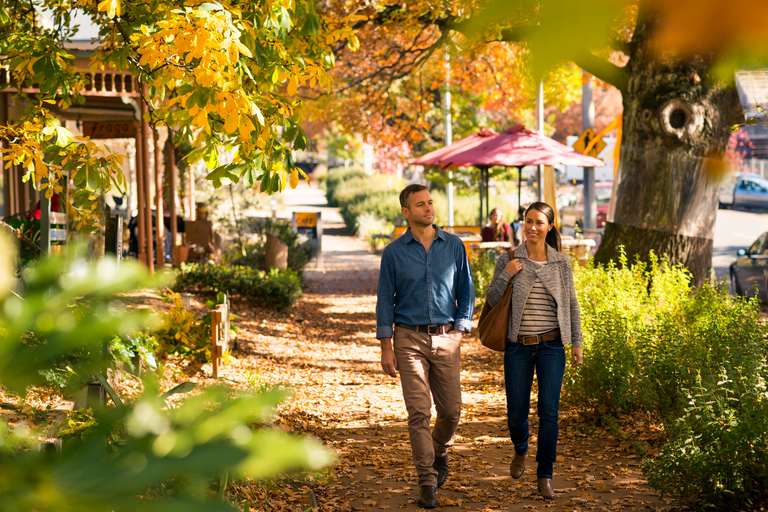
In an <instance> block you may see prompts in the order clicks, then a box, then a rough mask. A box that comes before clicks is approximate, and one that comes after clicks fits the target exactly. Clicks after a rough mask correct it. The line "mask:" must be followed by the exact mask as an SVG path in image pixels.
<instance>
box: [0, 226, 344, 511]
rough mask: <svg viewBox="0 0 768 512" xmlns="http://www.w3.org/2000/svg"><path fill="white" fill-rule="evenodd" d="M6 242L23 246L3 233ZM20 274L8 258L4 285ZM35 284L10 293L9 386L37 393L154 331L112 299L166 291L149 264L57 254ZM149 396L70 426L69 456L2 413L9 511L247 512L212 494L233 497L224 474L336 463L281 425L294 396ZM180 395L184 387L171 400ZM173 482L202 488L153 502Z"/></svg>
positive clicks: (4, 311)
mask: <svg viewBox="0 0 768 512" xmlns="http://www.w3.org/2000/svg"><path fill="white" fill-rule="evenodd" d="M0 246H3V247H6V248H8V247H13V246H12V244H11V242H9V241H8V240H7V237H4V236H3V235H1V234H0ZM13 272H14V268H13V266H12V265H10V264H3V261H2V260H0V282H6V281H7V279H8V277H9V276H12V275H13ZM24 280H25V286H24V287H21V286H19V287H16V289H15V290H13V293H10V291H11V290H9V289H8V288H0V335H1V336H2V340H3V343H2V347H1V349H2V354H3V357H0V385H2V387H3V388H4V389H5V390H7V391H12V392H16V393H20V394H24V393H26V390H27V388H28V386H30V385H32V384H37V383H39V382H40V380H41V376H40V372H41V370H45V369H46V368H48V367H49V365H50V362H51V361H52V360H57V359H58V358H61V357H63V356H65V355H67V354H69V353H71V352H72V351H73V350H81V351H91V352H97V351H99V350H101V349H102V347H103V343H105V342H107V341H109V340H110V339H113V338H114V336H115V335H119V336H127V334H128V333H130V332H136V331H137V330H139V329H146V328H148V327H149V323H148V320H149V318H148V314H147V312H144V313H137V312H136V311H131V310H128V311H126V309H125V308H124V307H121V306H119V305H118V304H115V303H113V300H112V299H113V297H114V295H115V294H118V293H122V292H131V291H134V290H135V289H137V288H146V287H152V286H153V285H155V284H157V281H154V280H152V279H151V278H150V277H149V276H148V275H147V271H146V268H144V267H143V266H142V265H140V264H139V263H137V262H130V261H125V262H122V263H121V264H120V266H119V267H118V265H117V262H116V261H115V260H114V259H110V258H105V259H104V260H101V261H99V262H96V263H93V264H89V263H86V262H83V261H81V260H79V259H78V260H76V261H74V262H71V261H67V260H66V259H64V258H56V257H54V258H51V259H45V260H40V261H39V262H38V263H37V264H36V265H33V266H32V267H30V268H28V269H26V270H25V272H24ZM73 303H78V304H79V305H81V306H82V307H83V309H84V314H78V313H77V312H76V311H74V310H73V309H72V304H73ZM29 339H32V340H37V341H38V343H27V342H28V340H29ZM101 360H102V362H104V358H103V357H102V358H101ZM101 369H102V370H103V369H104V368H103V367H102V368H101ZM101 378H105V377H104V375H103V374H102V375H101ZM110 389H111V388H110ZM144 389H145V391H144V393H143V395H142V396H141V397H139V398H138V399H137V400H136V401H135V402H126V403H123V402H122V400H120V399H119V397H117V396H116V395H115V396H114V398H113V401H112V405H111V406H107V407H98V408H94V409H93V411H92V412H90V411H89V412H85V413H83V412H74V413H73V414H72V415H71V416H70V418H69V419H68V420H66V421H65V422H64V423H63V428H62V430H61V433H62V435H63V436H66V437H68V438H69V440H68V443H67V445H66V446H65V447H64V449H63V450H61V451H56V450H41V449H38V448H39V447H40V440H41V439H42V438H46V437H49V435H50V434H49V433H48V432H47V429H46V430H45V431H35V430H34V425H32V426H30V425H28V424H27V422H14V423H10V422H8V421H6V419H2V418H0V438H2V443H0V465H2V468H3V473H2V478H0V510H9V511H10V510H56V511H74V510H76V511H78V512H97V511H99V512H101V511H104V510H115V511H134V510H142V511H146V512H153V511H156V512H160V511H164V512H165V511H171V510H221V511H232V512H235V511H237V510H240V507H237V506H235V505H234V504H230V503H229V502H228V501H227V500H225V499H221V500H219V501H212V500H211V499H210V494H211V491H212V490H213V488H215V487H217V486H218V487H220V488H221V493H220V494H221V496H222V497H223V496H224V486H221V485H217V486H214V485H211V484H212V483H213V482H214V481H215V482H216V483H217V484H222V483H223V481H224V480H225V479H226V477H222V475H228V476H231V477H233V478H258V479H266V478H269V477H273V476H276V475H278V474H282V473H284V472H286V471H289V470H293V469H298V468H311V469H320V468H321V467H323V466H325V465H327V464H329V463H330V462H331V454H330V453H329V452H328V451H326V449H325V448H324V447H322V446H321V445H320V443H317V442H315V441H312V440H310V439H305V438H301V437H299V436H294V435H289V434H288V433H286V432H284V431H282V430H280V429H276V428H270V426H269V425H268V422H269V421H270V415H271V413H272V412H273V411H274V410H275V408H276V407H277V405H278V403H279V402H280V401H281V400H282V399H283V398H284V397H285V393H284V392H280V391H272V392H269V393H261V394H258V395H248V394H244V395H241V396H237V397H233V396H232V395H233V393H232V391H231V390H225V389H224V388H222V387H211V388H208V389H205V390H203V391H201V392H200V393H199V394H195V395H191V396H188V397H187V398H186V399H185V400H183V401H182V402H181V403H179V404H175V405H174V407H168V406H167V404H166V403H165V401H164V398H163V396H162V395H160V393H159V390H158V389H157V386H156V382H154V380H153V379H151V378H146V379H145V380H144ZM171 392H178V391H174V390H169V391H168V392H166V393H165V394H164V395H167V394H168V393H171ZM110 397H111V398H112V395H110ZM256 425H258V426H256ZM173 479H184V480H185V481H187V482H190V483H191V485H189V486H188V487H187V488H186V489H179V490H178V492H176V493H173V494H170V493H169V494H167V495H165V496H163V497H162V499H157V498H153V496H157V494H158V492H157V491H158V490H162V489H164V488H167V484H168V482H170V481H172V480H173Z"/></svg>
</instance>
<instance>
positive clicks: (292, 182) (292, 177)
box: [288, 169, 299, 188]
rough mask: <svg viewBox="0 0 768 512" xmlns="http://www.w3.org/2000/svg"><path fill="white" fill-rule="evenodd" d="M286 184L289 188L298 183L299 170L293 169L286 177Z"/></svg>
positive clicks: (294, 186)
mask: <svg viewBox="0 0 768 512" xmlns="http://www.w3.org/2000/svg"><path fill="white" fill-rule="evenodd" d="M288 184H289V185H290V186H291V188H296V187H297V186H298V185H299V171H298V170H296V169H294V170H293V172H292V173H291V175H290V177H289V178H288Z"/></svg>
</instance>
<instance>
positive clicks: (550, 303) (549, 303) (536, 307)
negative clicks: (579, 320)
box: [517, 260, 560, 336]
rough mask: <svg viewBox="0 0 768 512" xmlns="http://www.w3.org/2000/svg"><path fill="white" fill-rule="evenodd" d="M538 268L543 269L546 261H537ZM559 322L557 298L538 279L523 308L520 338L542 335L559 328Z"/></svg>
mask: <svg viewBox="0 0 768 512" xmlns="http://www.w3.org/2000/svg"><path fill="white" fill-rule="evenodd" d="M531 261H533V262H534V263H536V264H537V265H538V266H540V267H543V266H544V265H546V264H547V262H546V261H535V260H531ZM559 327H560V325H559V324H558V322H557V302H555V298H554V297H552V295H551V294H550V293H549V292H548V291H547V289H546V288H545V287H544V284H542V282H541V279H539V278H538V277H537V278H536V281H535V282H534V283H533V288H531V293H530V294H529V295H528V299H527V300H526V301H525V307H524V308H523V317H522V319H521V320H520V330H519V331H518V333H517V335H518V336H531V335H533V334H542V333H545V332H549V331H551V330H554V329H557V328H559Z"/></svg>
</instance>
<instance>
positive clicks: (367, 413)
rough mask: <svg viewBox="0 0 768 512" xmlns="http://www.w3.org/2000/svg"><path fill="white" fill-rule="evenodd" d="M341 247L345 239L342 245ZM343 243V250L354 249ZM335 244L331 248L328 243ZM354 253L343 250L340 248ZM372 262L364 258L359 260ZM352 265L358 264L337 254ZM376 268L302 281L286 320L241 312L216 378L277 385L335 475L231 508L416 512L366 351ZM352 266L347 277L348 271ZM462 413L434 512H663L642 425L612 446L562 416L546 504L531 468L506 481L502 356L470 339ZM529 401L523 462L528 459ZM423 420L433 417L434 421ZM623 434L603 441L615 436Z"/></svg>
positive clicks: (400, 428)
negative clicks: (330, 459)
mask: <svg viewBox="0 0 768 512" xmlns="http://www.w3.org/2000/svg"><path fill="white" fill-rule="evenodd" d="M345 238H348V239H349V237H345ZM353 240H354V239H353ZM339 242H341V240H339ZM350 243H352V244H357V245H358V247H357V249H358V250H360V251H361V254H360V255H359V256H360V257H361V258H362V257H363V256H364V255H362V251H364V250H366V249H365V242H361V241H359V240H358V241H357V242H354V241H347V243H345V246H346V247H347V248H348V249H349V247H348V245H349V244H350ZM370 256H373V255H370ZM346 257H348V258H350V260H351V261H358V262H359V261H362V260H361V259H360V258H356V257H355V255H354V254H347V255H346ZM374 261H375V260H370V261H369V262H368V265H367V266H368V268H365V266H366V265H363V264H360V265H358V266H357V268H354V269H350V270H345V269H344V268H333V266H332V265H330V264H328V263H330V262H329V261H328V259H327V258H326V263H327V264H326V265H325V266H324V268H322V269H317V270H310V271H308V272H305V277H306V279H307V282H308V290H309V292H308V293H306V294H305V296H304V297H303V298H302V299H301V302H300V304H299V306H298V307H297V308H296V309H295V310H294V312H293V313H292V314H291V315H289V316H285V317H281V316H279V315H275V314H270V313H267V312H264V311H261V310H249V309H247V308H246V307H245V306H241V311H236V312H237V313H238V314H240V315H241V317H242V320H241V321H240V322H239V324H240V327H241V329H242V331H241V334H240V336H239V340H240V352H239V353H238V354H237V358H235V359H234V360H232V361H231V362H230V365H229V367H228V369H227V371H228V372H230V375H231V378H232V379H233V380H238V381H242V380H243V375H248V376H249V377H248V379H249V382H251V383H252V384H254V383H256V384H259V385H276V384H280V383H282V384H285V385H289V386H291V387H292V388H293V391H294V396H293V398H292V399H291V400H289V401H288V402H286V403H285V404H284V405H283V406H282V408H281V410H280V412H279V423H280V424H282V425H284V426H285V427H286V428H290V429H291V430H294V431H300V432H305V433H310V434H312V435H316V436H318V437H320V438H321V439H323V440H324V442H325V443H326V444H327V445H328V446H329V447H330V448H332V449H333V450H334V451H335V452H336V454H337V456H338V461H337V464H336V466H335V467H334V468H333V469H331V470H330V471H328V472H326V473H325V474H323V475H320V476H319V477H318V476H309V477H306V478H298V479H297V480H296V481H295V482H294V483H293V484H292V485H290V486H288V488H286V487H285V486H283V487H282V488H278V487H274V488H271V487H269V486H266V487H265V486H263V485H255V484H254V485H252V486H249V485H241V486H239V487H235V488H234V490H233V492H234V495H235V496H236V497H240V498H244V499H247V500H248V501H249V502H250V504H251V507H252V509H257V510H308V509H313V510H319V511H335V510H359V511H363V510H366V511H377V510H394V509H410V510H417V509H418V507H417V505H416V497H417V494H418V488H417V485H416V483H417V478H416V474H415V470H414V468H413V464H412V462H411V451H410V446H409V443H408V435H407V427H406V419H407V418H406V412H405V408H404V406H403V402H402V396H401V392H400V386H399V381H397V380H396V379H392V378H390V377H388V376H386V375H384V374H383V373H382V371H381V368H380V366H379V348H378V341H377V340H376V339H375V337H374V336H375V315H374V308H375V303H376V298H375V288H376V273H377V271H376V270H374V269H372V268H371V267H372V266H373V264H372V263H371V262H374ZM350 266H351V265H350ZM462 390H463V402H464V406H463V411H462V420H461V424H460V426H459V428H458V431H457V437H456V444H455V448H454V450H453V451H452V452H451V453H450V458H449V463H450V473H449V477H448V481H447V482H446V484H445V486H444V487H443V488H441V489H439V490H438V501H439V505H440V507H439V509H440V510H442V509H445V510H488V511H490V510H566V511H567V510H636V511H637V510H669V509H670V508H671V506H672V503H671V502H668V501H666V500H662V499H661V498H660V497H659V496H658V494H656V493H655V492H654V491H653V490H652V489H650V488H649V487H648V485H647V484H646V480H645V479H644V478H643V475H642V473H641V471H640V464H641V461H640V459H639V458H638V456H637V455H636V450H635V448H636V447H637V446H641V445H643V444H644V443H645V442H646V441H651V440H652V439H654V438H655V432H654V430H653V425H650V424H646V423H645V422H644V420H643V419H642V418H638V419H637V420H636V421H633V422H632V425H631V428H632V430H631V431H629V430H627V431H624V435H625V438H624V439H622V440H617V438H616V437H615V436H614V435H613V434H611V433H610V432H609V431H608V430H607V429H605V428H597V427H595V426H593V425H592V424H590V423H589V422H587V421H585V420H584V419H583V417H582V415H580V414H579V411H576V410H573V409H568V408H565V410H562V411H561V423H560V445H559V448H558V461H557V463H556V465H555V476H554V479H553V482H552V483H553V488H554V489H555V491H556V492H557V498H556V499H555V500H554V501H545V500H543V499H541V498H539V497H538V496H537V494H536V477H535V462H534V461H533V457H530V458H529V462H528V468H527V469H526V473H525V475H524V477H523V478H522V479H521V480H517V481H516V480H512V479H511V478H510V477H509V462H510V460H511V458H512V456H513V448H512V444H511V442H510V441H509V438H508V432H507V429H506V414H505V400H504V391H503V373H502V360H501V355H500V354H497V353H493V352H490V351H488V350H487V349H485V348H483V347H482V346H481V345H480V344H479V342H478V340H477V338H476V337H475V336H474V335H470V336H469V337H467V338H465V342H464V344H463V345H462ZM535 401H536V397H535V395H534V397H533V403H532V414H531V426H532V432H531V433H532V438H531V451H530V452H529V453H531V454H534V453H535V450H536V435H535V434H536V429H537V426H538V421H537V418H536V415H535V407H536V403H535ZM433 417H434V410H433ZM622 431H623V427H621V426H619V427H617V428H615V429H614V433H617V432H618V434H619V435H622Z"/></svg>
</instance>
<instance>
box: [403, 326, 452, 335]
mask: <svg viewBox="0 0 768 512" xmlns="http://www.w3.org/2000/svg"><path fill="white" fill-rule="evenodd" d="M395 327H402V328H403V329H408V330H409V331H416V332H425V333H427V334H429V335H430V336H439V335H441V334H445V333H447V332H449V331H451V330H453V324H442V325H440V324H437V325H409V324H401V323H397V324H395Z"/></svg>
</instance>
